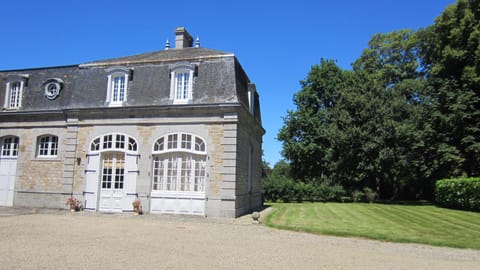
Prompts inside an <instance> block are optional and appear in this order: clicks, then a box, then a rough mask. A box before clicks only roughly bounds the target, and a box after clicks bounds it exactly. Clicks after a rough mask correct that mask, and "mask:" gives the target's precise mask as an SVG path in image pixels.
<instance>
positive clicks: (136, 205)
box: [132, 199, 142, 215]
mask: <svg viewBox="0 0 480 270" xmlns="http://www.w3.org/2000/svg"><path fill="white" fill-rule="evenodd" d="M132 206H133V214H134V215H138V214H141V213H142V201H140V199H135V201H133V202H132Z"/></svg>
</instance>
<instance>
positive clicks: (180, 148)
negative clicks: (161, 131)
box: [152, 132, 207, 155]
mask: <svg viewBox="0 0 480 270" xmlns="http://www.w3.org/2000/svg"><path fill="white" fill-rule="evenodd" d="M172 135H176V136H177V138H176V144H175V147H174V146H173V145H172V144H173V141H172V142H171V143H172V144H171V146H169V137H170V136H172ZM183 135H185V136H190V140H189V141H183V140H182V139H183ZM161 139H163V148H162V149H159V150H155V146H156V144H157V142H158V141H159V140H161ZM197 139H198V140H200V143H201V146H202V148H203V150H196V143H197ZM182 142H185V143H184V144H187V145H188V144H189V145H190V147H189V148H187V147H183V145H184V144H183V145H182ZM169 152H189V153H193V154H197V155H206V154H207V144H206V142H205V140H204V139H203V138H202V137H200V136H198V135H195V134H192V133H188V132H173V133H168V134H165V135H163V136H161V137H159V138H157V139H156V140H155V141H154V142H153V145H152V154H163V153H169Z"/></svg>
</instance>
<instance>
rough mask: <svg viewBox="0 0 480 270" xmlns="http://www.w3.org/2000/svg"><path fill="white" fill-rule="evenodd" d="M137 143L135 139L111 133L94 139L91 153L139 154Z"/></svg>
mask: <svg viewBox="0 0 480 270" xmlns="http://www.w3.org/2000/svg"><path fill="white" fill-rule="evenodd" d="M137 145H138V144H137V141H136V140H135V138H133V137H130V136H127V135H125V134H120V133H109V134H105V135H102V136H99V137H96V138H95V139H93V141H92V143H91V144H90V151H91V152H97V151H108V150H112V151H115V150H116V151H124V152H127V151H128V152H137V150H138V149H137V148H138V146H137Z"/></svg>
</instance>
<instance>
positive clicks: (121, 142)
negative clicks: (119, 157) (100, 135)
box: [115, 134, 125, 149]
mask: <svg viewBox="0 0 480 270" xmlns="http://www.w3.org/2000/svg"><path fill="white" fill-rule="evenodd" d="M124 148H125V136H124V135H119V134H117V136H115V149H124Z"/></svg>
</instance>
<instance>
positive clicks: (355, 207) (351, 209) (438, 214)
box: [264, 203, 480, 249]
mask: <svg viewBox="0 0 480 270" xmlns="http://www.w3.org/2000/svg"><path fill="white" fill-rule="evenodd" d="M272 207H273V211H272V212H271V213H270V214H269V215H268V216H267V217H266V218H265V219H264V223H265V224H266V225H268V226H271V227H275V228H280V229H287V230H294V231H304V232H309V233H315V234H327V235H336V236H353V237H363V238H370V239H377V240H384V241H391V242H406V243H421V244H429V245H435V246H447V247H455V248H472V249H480V213H476V212H467V211H459V210H451V209H445V208H440V207H436V206H434V205H392V204H376V203H372V204H368V203H275V204H272Z"/></svg>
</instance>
